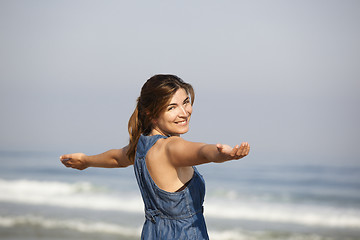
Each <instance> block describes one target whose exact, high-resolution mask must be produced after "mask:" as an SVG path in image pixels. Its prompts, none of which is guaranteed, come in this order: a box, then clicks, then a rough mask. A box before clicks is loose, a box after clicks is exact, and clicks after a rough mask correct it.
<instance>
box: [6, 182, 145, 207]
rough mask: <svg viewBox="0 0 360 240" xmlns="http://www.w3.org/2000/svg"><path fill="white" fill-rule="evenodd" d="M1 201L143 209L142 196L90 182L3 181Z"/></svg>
mask: <svg viewBox="0 0 360 240" xmlns="http://www.w3.org/2000/svg"><path fill="white" fill-rule="evenodd" d="M0 192H1V195H0V201H3V202H12V203H23V204H33V205H48V206H58V207H67V208H86V209H94V210H118V211H127V212H138V213H141V212H143V208H144V207H143V203H142V200H141V197H140V195H133V196H130V195H126V196H120V195H119V194H115V193H112V192H108V191H105V190H104V189H101V188H99V187H96V186H94V185H92V184H90V183H87V182H78V183H64V182H45V181H44V182H42V181H32V180H14V181H8V180H1V179H0Z"/></svg>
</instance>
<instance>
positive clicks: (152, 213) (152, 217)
mask: <svg viewBox="0 0 360 240" xmlns="http://www.w3.org/2000/svg"><path fill="white" fill-rule="evenodd" d="M160 214H161V212H160V211H159V210H157V209H155V210H152V209H145V218H146V219H147V220H149V221H151V222H152V223H156V220H155V217H156V216H158V215H160Z"/></svg>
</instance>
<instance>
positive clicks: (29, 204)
mask: <svg viewBox="0 0 360 240" xmlns="http://www.w3.org/2000/svg"><path fill="white" fill-rule="evenodd" d="M58 156H59V153H39V152H10V151H2V152H0V165H1V168H0V192H1V195H0V238H1V239H16V240H25V239H26V240H29V239H69V240H72V239H74V240H75V239H105V240H106V239H109V240H110V239H118V240H120V239H121V240H131V239H139V236H140V233H141V227H142V224H143V222H144V220H145V218H144V212H143V203H142V199H141V195H140V191H139V190H138V187H137V183H136V180H135V177H134V173H133V168H132V167H128V168H125V169H87V170H84V171H77V170H74V169H67V168H65V167H63V166H62V165H61V163H60V161H59V160H58ZM198 170H199V171H200V173H201V174H202V175H203V177H204V178H205V181H206V198H205V203H204V209H205V211H204V215H205V218H206V222H207V227H208V232H209V235H210V239H214V240H245V239H246V240H258V239H267V240H273V239H274V240H275V239H277V240H280V239H281V240H356V239H360V191H359V190H360V179H359V178H358V176H360V167H359V166H341V165H337V166H334V165H325V164H315V163H314V164H293V163H292V164H270V163H268V164H258V163H251V162H249V161H246V159H243V160H240V161H233V162H229V163H225V164H208V165H204V166H198Z"/></svg>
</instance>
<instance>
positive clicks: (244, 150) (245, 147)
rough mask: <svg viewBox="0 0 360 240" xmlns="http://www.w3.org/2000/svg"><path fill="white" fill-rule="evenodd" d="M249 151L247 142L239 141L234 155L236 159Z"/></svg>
mask: <svg viewBox="0 0 360 240" xmlns="http://www.w3.org/2000/svg"><path fill="white" fill-rule="evenodd" d="M249 151H250V145H249V143H247V142H243V143H241V145H240V147H239V148H238V149H237V151H236V155H235V157H236V158H237V159H240V158H243V157H245V156H247V155H248V154H249Z"/></svg>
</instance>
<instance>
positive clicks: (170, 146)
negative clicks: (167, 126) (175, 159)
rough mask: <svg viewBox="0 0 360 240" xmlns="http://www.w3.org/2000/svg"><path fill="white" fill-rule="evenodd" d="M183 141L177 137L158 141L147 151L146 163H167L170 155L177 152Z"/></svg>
mask: <svg viewBox="0 0 360 240" xmlns="http://www.w3.org/2000/svg"><path fill="white" fill-rule="evenodd" d="M184 141H185V140H184V139H182V138H181V137H177V136H172V137H168V138H162V139H159V140H158V141H156V143H155V144H154V145H153V146H152V147H151V148H150V150H149V151H148V153H147V156H146V158H147V161H151V162H152V161H157V162H158V161H161V162H164V161H169V159H170V156H171V153H172V152H174V151H176V150H179V147H181V146H182V145H183V144H184Z"/></svg>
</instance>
